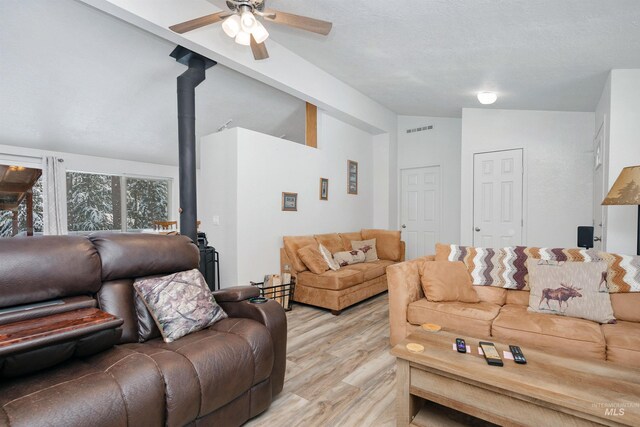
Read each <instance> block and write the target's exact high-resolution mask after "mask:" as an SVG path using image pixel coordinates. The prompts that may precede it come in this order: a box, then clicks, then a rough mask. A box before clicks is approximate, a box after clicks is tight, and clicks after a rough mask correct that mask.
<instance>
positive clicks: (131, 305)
mask: <svg viewBox="0 0 640 427" xmlns="http://www.w3.org/2000/svg"><path fill="white" fill-rule="evenodd" d="M198 263H199V253H198V250H197V247H196V246H195V245H194V244H193V243H192V242H191V241H190V240H189V239H188V238H186V237H184V236H158V235H146V234H119V233H118V234H115V233H114V234H97V235H93V236H90V237H89V238H85V237H77V236H76V237H72V236H55V237H30V238H16V239H2V240H0V337H1V336H2V330H3V327H4V328H8V326H9V325H11V324H12V322H16V321H20V320H22V319H27V318H33V317H34V316H35V317H39V318H46V316H49V315H52V314H55V313H57V312H59V311H60V310H63V309H64V308H65V307H67V308H69V307H70V308H77V307H85V308H86V307H97V308H99V309H101V310H103V311H106V312H108V313H111V314H112V315H115V316H116V317H117V318H118V319H122V320H121V322H120V323H121V325H120V326H117V327H113V328H110V329H108V330H103V331H98V332H91V331H89V332H88V333H87V334H85V335H83V336H77V335H75V336H72V335H71V334H70V335H69V336H68V337H66V338H65V339H63V340H60V339H59V338H58V340H57V341H55V342H47V340H46V339H44V341H42V342H41V343H40V344H39V346H37V347H34V348H25V350H24V351H20V352H17V353H16V352H13V353H6V352H5V353H3V350H2V347H0V426H18V425H20V426H22V425H28V426H38V425H50V424H57V425H65V426H87V425H91V426H92V427H98V426H115V425H131V426H133V425H135V426H147V425H148V426H160V425H167V426H183V425H217V426H218V425H221V426H227V425H229V426H233V425H240V424H242V423H244V422H245V421H247V420H248V419H250V418H251V417H254V416H256V415H258V414H260V413H261V412H263V411H265V410H266V409H267V408H268V407H269V405H270V403H271V401H272V399H273V397H274V396H275V395H277V394H278V393H279V392H280V391H282V387H283V383H284V373H285V363H286V359H285V357H286V334H287V325H286V317H285V314H284V310H283V309H282V307H281V306H280V305H279V304H277V303H276V302H274V301H269V302H267V303H265V304H259V305H258V304H252V303H250V302H249V301H248V299H249V298H251V297H253V296H257V295H258V290H257V289H255V288H253V287H249V286H246V287H235V288H229V289H223V290H221V291H217V292H214V295H215V297H216V300H217V301H218V302H219V304H220V305H221V306H222V307H223V308H224V310H225V311H226V312H227V314H228V316H229V317H228V318H227V319H223V320H221V321H219V322H218V323H216V324H214V325H213V326H212V327H210V328H208V329H205V330H203V331H200V332H195V333H192V334H190V335H187V336H186V337H183V338H181V339H179V340H176V341H174V342H172V343H168V344H167V343H165V342H164V341H163V340H162V338H161V336H160V333H159V331H158V329H157V327H156V325H155V323H154V322H153V318H152V317H151V316H150V314H149V313H148V312H147V310H146V308H145V307H144V305H143V304H138V305H136V299H135V298H134V290H133V286H132V285H133V281H134V280H135V278H138V277H145V276H151V275H159V274H170V273H173V272H176V271H182V270H187V269H192V268H196V267H197V266H198ZM43 301H55V302H56V303H55V305H46V306H39V307H36V308H33V306H30V305H32V304H34V303H36V304H37V303H41V302H43ZM25 308H26V309H25ZM13 324H15V323H13Z"/></svg>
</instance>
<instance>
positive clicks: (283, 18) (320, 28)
mask: <svg viewBox="0 0 640 427" xmlns="http://www.w3.org/2000/svg"><path fill="white" fill-rule="evenodd" d="M226 3H227V7H228V8H229V11H223V12H218V13H213V14H211V15H205V16H201V17H200V18H196V19H192V20H190V21H186V22H182V23H180V24H176V25H172V26H171V27H169V29H170V30H172V31H175V32H176V33H179V34H183V33H186V32H189V31H192V30H195V29H197V28H201V27H204V26H206V25H210V24H215V23H216V22H220V21H223V20H224V22H223V23H222V29H223V30H224V32H225V33H226V34H227V35H228V36H229V37H232V38H234V39H235V41H236V43H238V44H241V45H244V46H251V51H252V52H253V57H254V58H255V59H256V60H260V59H266V58H268V57H269V53H268V52H267V48H266V46H265V45H264V41H265V40H266V39H267V37H269V33H268V32H267V30H266V28H264V25H262V23H261V22H260V21H259V20H258V19H257V18H258V17H260V18H262V19H264V20H265V21H269V22H273V23H275V24H281V25H287V26H289V27H293V28H298V29H300V30H305V31H311V32H312V33H316V34H322V35H324V36H326V35H327V34H329V32H330V31H331V26H332V25H333V24H331V22H327V21H321V20H319V19H314V18H309V17H306V16H300V15H294V14H291V13H285V12H280V11H279V10H274V9H267V8H266V7H265V0H226Z"/></svg>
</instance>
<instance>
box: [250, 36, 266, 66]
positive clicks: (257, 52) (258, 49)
mask: <svg viewBox="0 0 640 427" xmlns="http://www.w3.org/2000/svg"><path fill="white" fill-rule="evenodd" d="M251 51H252V52H253V58H254V59H255V60H256V61H260V60H262V59H267V58H268V57H269V52H267V47H266V46H265V45H264V43H258V42H257V41H256V39H255V38H254V37H253V34H252V35H251Z"/></svg>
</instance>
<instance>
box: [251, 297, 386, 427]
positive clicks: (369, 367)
mask: <svg viewBox="0 0 640 427" xmlns="http://www.w3.org/2000/svg"><path fill="white" fill-rule="evenodd" d="M287 320H288V327H289V336H288V344H287V373H286V376H285V383H284V390H283V391H282V393H280V395H278V397H277V398H276V400H275V401H274V402H273V403H272V404H271V407H270V408H269V410H268V411H267V412H265V413H264V414H262V415H260V416H259V417H256V418H254V419H253V420H251V421H250V422H249V423H247V424H246V425H247V426H305V427H311V426H323V427H324V426H347V427H348V426H358V427H361V426H362V427H365V426H393V425H395V397H396V392H395V378H396V377H395V375H396V359H395V357H393V356H391V354H390V353H389V350H390V349H391V347H390V345H389V298H388V296H387V294H386V293H385V294H382V295H378V296H377V297H374V298H371V299H369V300H366V301H363V302H362V303H360V304H358V305H356V306H354V307H351V308H348V309H346V310H344V311H343V312H342V314H341V315H340V316H333V315H332V314H331V313H329V312H328V311H326V310H321V309H318V308H314V307H310V306H305V305H299V304H294V306H293V310H291V311H290V312H288V313H287Z"/></svg>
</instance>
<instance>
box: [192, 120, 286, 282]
mask: <svg viewBox="0 0 640 427" xmlns="http://www.w3.org/2000/svg"><path fill="white" fill-rule="evenodd" d="M238 130H239V129H238V128H233V129H228V130H225V131H223V132H218V133H214V134H211V135H207V136H205V137H203V138H201V139H200V158H201V166H203V167H201V169H200V175H199V176H198V218H200V221H201V223H200V229H201V231H204V232H205V233H207V240H208V241H209V244H210V245H211V246H213V247H214V248H216V250H217V251H218V252H219V253H220V263H221V268H220V282H221V283H224V284H227V286H231V285H232V284H234V283H235V282H236V280H237V273H236V272H237V269H238V239H237V235H238V145H237V143H238ZM290 144H292V145H294V144H295V143H294V142H290ZM214 216H215V217H217V222H218V225H216V224H215V219H214Z"/></svg>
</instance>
